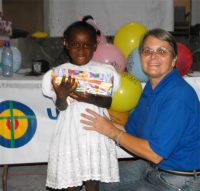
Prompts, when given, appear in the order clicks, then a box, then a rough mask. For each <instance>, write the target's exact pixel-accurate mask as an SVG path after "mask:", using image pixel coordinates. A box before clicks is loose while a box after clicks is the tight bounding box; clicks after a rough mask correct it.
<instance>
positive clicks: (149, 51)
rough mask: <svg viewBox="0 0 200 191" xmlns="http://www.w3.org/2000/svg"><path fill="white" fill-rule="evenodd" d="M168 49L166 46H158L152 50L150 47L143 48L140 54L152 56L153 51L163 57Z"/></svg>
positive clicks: (167, 52)
mask: <svg viewBox="0 0 200 191" xmlns="http://www.w3.org/2000/svg"><path fill="white" fill-rule="evenodd" d="M169 52H170V51H169V50H167V49H166V48H164V47H160V48H158V49H156V50H153V49H151V48H144V49H143V50H142V55H144V56H146V57H147V56H153V54H154V53H155V54H156V55H158V56H159V57H165V56H167V55H168V54H169Z"/></svg>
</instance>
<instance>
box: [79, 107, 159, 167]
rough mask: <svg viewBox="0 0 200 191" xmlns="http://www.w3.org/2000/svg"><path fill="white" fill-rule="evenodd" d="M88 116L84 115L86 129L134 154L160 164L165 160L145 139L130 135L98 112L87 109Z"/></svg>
mask: <svg viewBox="0 0 200 191" xmlns="http://www.w3.org/2000/svg"><path fill="white" fill-rule="evenodd" d="M86 111H87V113H88V114H85V113H82V114H81V116H82V117H83V119H82V120H81V123H83V124H84V125H85V126H84V129H87V130H93V131H97V132H99V133H101V134H103V135H105V136H108V137H110V138H112V139H113V140H115V141H116V142H117V143H118V144H120V145H121V146H122V147H124V148H125V149H127V150H128V151H130V152H132V153H133V154H135V155H137V156H139V157H142V158H144V159H146V160H149V161H151V162H153V163H155V164H158V163H159V162H160V161H161V160H163V158H162V157H161V156H159V155H158V154H156V153H155V152H154V151H153V150H152V149H151V147H150V145H149V142H148V141H147V140H145V139H142V138H138V137H135V136H133V135H130V134H128V133H126V132H124V131H123V130H120V129H118V128H117V127H116V126H114V125H113V124H112V122H111V121H109V120H108V119H106V118H104V117H102V116H100V115H99V114H97V113H96V112H94V111H92V110H90V109H87V110H86Z"/></svg>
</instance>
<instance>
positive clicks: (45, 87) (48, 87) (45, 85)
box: [42, 70, 56, 102]
mask: <svg viewBox="0 0 200 191" xmlns="http://www.w3.org/2000/svg"><path fill="white" fill-rule="evenodd" d="M51 72H52V70H49V71H48V72H47V73H45V74H44V76H43V79H42V93H43V95H44V96H46V97H49V98H51V99H53V101H54V102H55V101H56V94H55V91H54V90H53V86H52V84H51Z"/></svg>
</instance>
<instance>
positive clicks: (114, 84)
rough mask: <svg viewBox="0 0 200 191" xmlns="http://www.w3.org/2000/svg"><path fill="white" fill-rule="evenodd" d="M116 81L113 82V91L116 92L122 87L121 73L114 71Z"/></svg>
mask: <svg viewBox="0 0 200 191" xmlns="http://www.w3.org/2000/svg"><path fill="white" fill-rule="evenodd" d="M113 73H114V74H113V76H114V82H113V93H114V92H116V91H117V90H118V89H119V87H120V75H119V74H118V73H117V72H116V71H114V72H113Z"/></svg>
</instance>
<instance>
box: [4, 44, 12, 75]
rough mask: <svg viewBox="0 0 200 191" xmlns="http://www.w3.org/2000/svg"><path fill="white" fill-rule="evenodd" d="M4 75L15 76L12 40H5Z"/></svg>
mask: <svg viewBox="0 0 200 191" xmlns="http://www.w3.org/2000/svg"><path fill="white" fill-rule="evenodd" d="M1 59H2V60H1V61H2V75H3V76H4V77H11V76H13V52H12V49H11V47H10V41H5V42H4V47H3V50H2V56H1Z"/></svg>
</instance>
